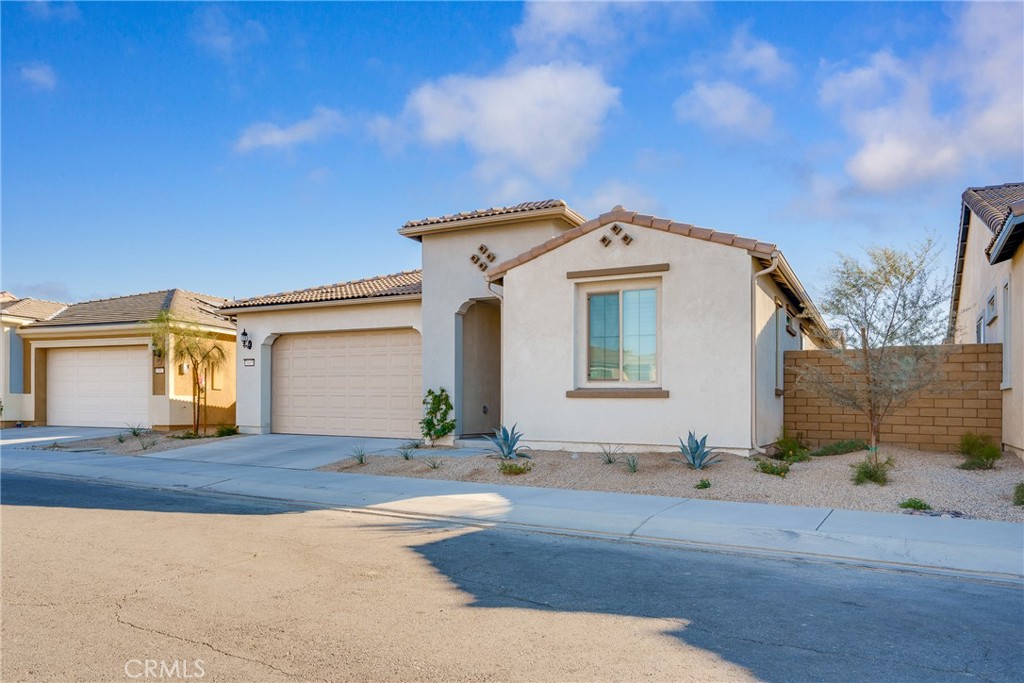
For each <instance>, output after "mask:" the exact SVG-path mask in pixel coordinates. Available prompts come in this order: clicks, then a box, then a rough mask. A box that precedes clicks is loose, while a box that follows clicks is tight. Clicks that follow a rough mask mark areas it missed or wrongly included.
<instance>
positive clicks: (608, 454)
mask: <svg viewBox="0 0 1024 683" xmlns="http://www.w3.org/2000/svg"><path fill="white" fill-rule="evenodd" d="M597 447H598V448H600V449H601V457H603V458H604V464H605V465H614V464H615V463H617V462H618V461H619V454H620V453H622V446H614V447H613V446H611V445H606V444H598V445H597Z"/></svg>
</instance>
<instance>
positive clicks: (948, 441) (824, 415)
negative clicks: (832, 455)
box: [784, 344, 1003, 451]
mask: <svg viewBox="0 0 1024 683" xmlns="http://www.w3.org/2000/svg"><path fill="white" fill-rule="evenodd" d="M951 348H952V351H951V353H950V354H949V356H948V357H947V359H946V362H945V363H944V364H943V371H944V373H945V376H944V378H943V379H944V380H946V382H945V383H944V384H943V385H942V386H943V389H942V392H941V393H940V392H939V391H937V390H933V391H932V392H931V393H925V394H923V395H922V397H921V398H918V399H916V400H914V401H913V402H912V403H911V404H910V405H908V406H907V407H906V408H902V409H900V410H898V411H895V412H893V413H892V414H891V415H890V416H889V418H888V419H886V420H885V422H884V423H883V424H882V434H881V441H882V444H883V445H884V444H890V445H893V446H902V447H906V448H916V449H920V450H923V451H955V450H956V447H957V445H958V444H959V442H960V436H961V435H962V434H963V433H964V432H974V433H975V434H988V435H989V436H991V437H992V440H993V441H994V442H995V443H999V442H1000V439H1001V435H1002V414H1003V413H1002V394H1001V392H1000V391H999V383H1000V381H1001V378H1002V372H1003V364H1002V345H1001V344H961V345H955V346H952V347H951ZM847 353H853V352H852V351H850V352H847ZM785 364H786V365H785V371H786V376H785V397H784V400H785V425H786V430H787V431H788V432H789V433H791V434H794V435H795V434H797V433H800V434H802V435H803V438H804V440H805V441H806V442H807V444H808V445H810V446H811V447H812V448H815V447H818V446H823V445H826V444H829V443H833V442H835V441H842V440H844V439H864V440H867V438H868V429H867V419H866V418H865V417H864V416H863V415H862V414H860V413H858V412H856V411H854V410H851V409H850V408H841V407H838V406H835V405H832V403H831V402H830V401H829V400H828V399H826V398H822V397H820V396H818V395H817V394H815V393H812V392H810V391H807V390H800V389H797V387H796V378H797V372H798V370H799V368H801V367H802V366H804V365H810V364H813V365H819V366H824V367H831V368H833V372H836V373H837V374H838V373H839V369H840V366H841V361H840V360H839V359H838V358H836V357H835V356H834V355H833V354H832V353H830V352H828V351H787V352H786V359H785Z"/></svg>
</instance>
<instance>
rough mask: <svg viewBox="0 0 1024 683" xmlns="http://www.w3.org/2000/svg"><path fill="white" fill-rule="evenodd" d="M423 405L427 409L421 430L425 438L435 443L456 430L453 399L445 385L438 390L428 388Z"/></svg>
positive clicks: (424, 412) (421, 421) (421, 422)
mask: <svg viewBox="0 0 1024 683" xmlns="http://www.w3.org/2000/svg"><path fill="white" fill-rule="evenodd" d="M423 405H424V407H425V410H424V411H423V419H422V420H420V431H421V432H422V433H423V438H424V439H426V440H427V441H430V442H431V443H433V442H434V441H436V440H437V439H440V438H441V437H442V436H448V435H449V434H451V433H452V432H454V431H455V418H453V417H452V416H451V414H452V400H451V398H449V397H448V391H447V390H446V389H445V388H444V387H441V388H439V389H438V390H437V391H434V390H433V389H427V393H426V395H425V396H424V397H423Z"/></svg>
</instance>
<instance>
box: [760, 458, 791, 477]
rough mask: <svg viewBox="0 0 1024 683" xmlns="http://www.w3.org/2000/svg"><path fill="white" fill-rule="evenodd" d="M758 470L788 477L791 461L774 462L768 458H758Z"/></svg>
mask: <svg viewBox="0 0 1024 683" xmlns="http://www.w3.org/2000/svg"><path fill="white" fill-rule="evenodd" d="M754 469H755V470H757V471H758V472H764V473H765V474H773V475H775V476H776V477H782V478H783V479H785V478H786V475H787V474H789V463H785V462H781V463H774V462H768V461H767V460H758V461H757V466H756V467H754Z"/></svg>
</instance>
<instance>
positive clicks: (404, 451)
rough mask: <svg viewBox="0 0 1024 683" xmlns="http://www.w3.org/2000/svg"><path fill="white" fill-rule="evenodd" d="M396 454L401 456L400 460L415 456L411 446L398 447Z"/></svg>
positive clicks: (410, 458)
mask: <svg viewBox="0 0 1024 683" xmlns="http://www.w3.org/2000/svg"><path fill="white" fill-rule="evenodd" d="M398 454H399V455H400V456H402V460H412V459H413V458H415V457H416V454H415V453H414V452H413V450H412V449H411V448H399V449H398Z"/></svg>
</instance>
